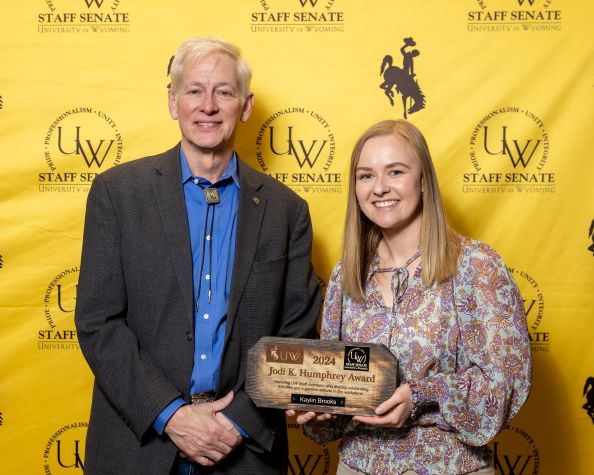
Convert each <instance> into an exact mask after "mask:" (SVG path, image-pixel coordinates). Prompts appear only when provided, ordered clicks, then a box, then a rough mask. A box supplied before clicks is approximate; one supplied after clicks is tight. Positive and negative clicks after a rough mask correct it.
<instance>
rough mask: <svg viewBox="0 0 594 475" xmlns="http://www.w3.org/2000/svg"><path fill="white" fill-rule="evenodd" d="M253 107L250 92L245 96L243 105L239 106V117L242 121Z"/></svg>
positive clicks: (252, 96)
mask: <svg viewBox="0 0 594 475" xmlns="http://www.w3.org/2000/svg"><path fill="white" fill-rule="evenodd" d="M253 107H254V93H253V92H250V94H249V96H247V97H246V99H245V102H244V103H243V107H242V108H241V116H240V117H239V119H240V120H241V121H242V122H246V121H247V120H248V118H249V116H250V114H251V113H252V108H253Z"/></svg>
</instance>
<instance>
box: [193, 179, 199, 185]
mask: <svg viewBox="0 0 594 475" xmlns="http://www.w3.org/2000/svg"><path fill="white" fill-rule="evenodd" d="M192 181H193V182H194V185H197V184H198V183H200V180H199V179H198V178H194V179H193V180H192Z"/></svg>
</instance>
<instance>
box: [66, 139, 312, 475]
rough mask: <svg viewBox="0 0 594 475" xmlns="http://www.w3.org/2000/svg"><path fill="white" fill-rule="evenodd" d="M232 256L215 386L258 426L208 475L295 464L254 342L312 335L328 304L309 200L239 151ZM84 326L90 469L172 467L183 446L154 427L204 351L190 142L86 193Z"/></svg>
mask: <svg viewBox="0 0 594 475" xmlns="http://www.w3.org/2000/svg"><path fill="white" fill-rule="evenodd" d="M238 166H239V176H240V198H239V212H238V222H237V240H236V244H235V262H234V267H233V276H232V284H231V296H230V301H229V311H228V316H227V327H226V328H227V330H226V336H225V346H224V352H223V359H222V366H221V375H220V382H219V394H218V397H222V396H224V395H225V394H227V393H228V392H229V391H231V390H232V391H233V392H234V393H235V397H234V400H233V402H232V403H231V404H230V406H229V407H227V408H226V409H225V410H224V411H223V412H224V414H225V415H227V416H228V417H229V418H231V419H232V420H233V421H235V422H236V423H237V424H239V426H241V427H242V428H243V429H244V430H245V431H246V432H247V433H248V434H249V435H250V438H249V439H244V442H243V443H242V444H241V445H240V446H239V447H237V448H236V449H235V450H234V451H233V452H232V453H231V454H230V455H229V456H227V457H226V458H225V459H224V460H223V461H221V462H220V463H219V464H218V465H217V466H216V467H215V468H214V469H213V470H207V471H205V473H221V474H222V473H225V474H231V473H233V474H254V473H258V474H268V473H271V474H272V473H274V474H281V473H282V474H283V475H285V474H286V473H287V440H286V427H285V420H284V414H283V413H282V411H278V410H271V409H259V408H257V407H256V406H255V405H254V404H253V403H252V401H251V400H250V398H249V397H248V396H247V394H246V393H245V392H244V390H243V387H244V379H245V370H246V354H247V350H248V349H249V348H250V347H251V346H252V345H253V344H254V343H256V341H258V339H259V338H260V337H262V336H264V335H278V336H287V337H312V336H313V332H314V327H315V321H316V318H317V316H318V312H319V307H320V291H319V285H318V280H317V278H316V276H315V274H314V272H313V269H312V266H311V261H310V258H311V241H312V232H311V222H310V217H309V211H308V207H307V203H306V202H305V201H304V200H303V199H301V198H300V197H298V196H297V195H296V194H295V193H293V192H292V191H290V190H289V189H288V188H287V187H285V186H284V185H282V184H280V183H278V182H277V181H276V180H274V179H272V178H271V177H269V176H267V175H265V174H263V173H260V172H258V171H255V170H253V169H252V168H250V167H249V166H247V165H246V164H244V163H243V162H242V161H241V160H239V164H238ZM75 320H76V326H77V330H78V338H79V342H80V346H81V349H82V351H83V354H84V356H85V358H86V359H87V361H88V363H89V366H90V367H91V369H92V371H93V373H94V375H95V386H94V390H93V403H92V408H91V417H90V422H89V428H88V432H87V445H86V452H85V473H86V474H99V473H101V474H126V475H131V474H143V475H144V474H167V473H169V472H170V470H171V467H172V465H173V463H174V460H175V457H176V453H177V451H176V447H175V446H174V445H173V443H172V442H171V441H170V440H169V439H168V438H167V437H166V436H158V435H157V434H156V432H155V431H154V430H153V428H152V424H153V422H154V420H155V418H156V417H157V415H158V414H159V413H160V412H161V411H162V410H163V408H164V407H165V406H167V404H169V403H170V402H171V401H172V400H173V399H175V398H176V397H178V396H180V395H181V396H182V397H184V398H185V399H186V400H188V397H189V382H190V374H191V371H192V362H193V354H194V342H193V338H194V332H193V328H194V325H193V288H192V256H191V247H190V237H189V229H188V221H187V215H186V207H185V201H184V195H183V190H182V185H181V171H180V164H179V145H178V146H176V147H174V148H173V149H171V150H169V151H167V152H165V153H163V154H160V155H156V156H152V157H147V158H144V159H140V160H136V161H133V162H129V163H125V164H122V165H119V166H117V167H114V168H112V169H110V170H108V171H106V172H104V173H102V174H100V175H99V176H98V177H97V178H96V179H95V181H94V183H93V185H92V187H91V190H90V192H89V197H88V201H87V213H86V220H85V231H84V241H83V251H82V263H81V268H80V278H79V283H78V292H77V305H76V317H75Z"/></svg>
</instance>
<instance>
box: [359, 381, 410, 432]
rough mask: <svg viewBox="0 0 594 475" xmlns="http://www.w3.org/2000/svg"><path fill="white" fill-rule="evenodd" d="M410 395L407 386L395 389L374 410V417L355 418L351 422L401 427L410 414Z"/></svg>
mask: <svg viewBox="0 0 594 475" xmlns="http://www.w3.org/2000/svg"><path fill="white" fill-rule="evenodd" d="M412 409H413V407H412V395H411V392H410V388H409V387H408V384H403V385H401V386H399V387H398V388H396V391H394V394H392V396H391V397H390V399H388V400H386V401H384V402H382V403H381V404H380V405H379V406H377V408H376V409H375V413H376V414H377V415H375V416H355V417H353V420H355V421H358V422H361V423H362V424H368V425H370V426H391V427H402V426H403V425H404V423H405V422H406V420H407V419H408V418H409V416H410V413H411V412H412Z"/></svg>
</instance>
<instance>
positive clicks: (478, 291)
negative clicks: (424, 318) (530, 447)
mask: <svg viewBox="0 0 594 475" xmlns="http://www.w3.org/2000/svg"><path fill="white" fill-rule="evenodd" d="M454 300H455V309H456V313H457V316H456V318H457V320H458V328H459V340H458V349H457V361H458V367H460V368H464V369H460V370H457V371H456V372H454V373H441V374H436V375H431V376H428V377H426V378H423V379H421V380H420V381H417V382H412V383H410V387H411V391H412V395H413V405H414V406H415V410H416V409H418V408H421V409H422V407H423V406H424V405H427V404H438V405H439V409H440V413H441V415H442V417H443V419H444V421H445V422H446V423H447V424H448V425H449V426H451V428H453V430H454V431H456V432H457V434H458V437H459V438H460V440H462V441H463V442H465V443H467V444H469V445H473V446H482V445H485V444H486V443H487V442H489V441H490V440H491V439H492V438H493V437H495V436H496V435H497V434H498V433H499V431H500V430H501V428H502V427H503V426H504V425H505V424H506V423H507V421H508V420H509V419H511V418H512V417H513V416H514V415H516V414H517V412H518V411H519V409H520V407H521V406H522V404H523V403H524V401H526V399H527V397H528V394H529V392H530V384H531V367H532V366H531V356H530V343H529V338H528V329H527V324H526V316H525V313H524V305H523V301H522V297H521V296H520V292H519V290H518V288H517V286H516V284H515V282H514V280H513V278H512V277H511V275H510V274H509V271H508V270H507V268H506V266H505V264H504V263H503V260H502V259H501V257H500V256H499V255H498V254H497V253H496V252H495V251H494V250H493V249H491V248H490V247H489V246H487V245H485V244H481V243H476V244H475V245H474V246H472V245H471V246H465V247H463V253H462V255H461V256H460V259H459V264H458V272H457V274H456V276H455V277H454Z"/></svg>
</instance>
